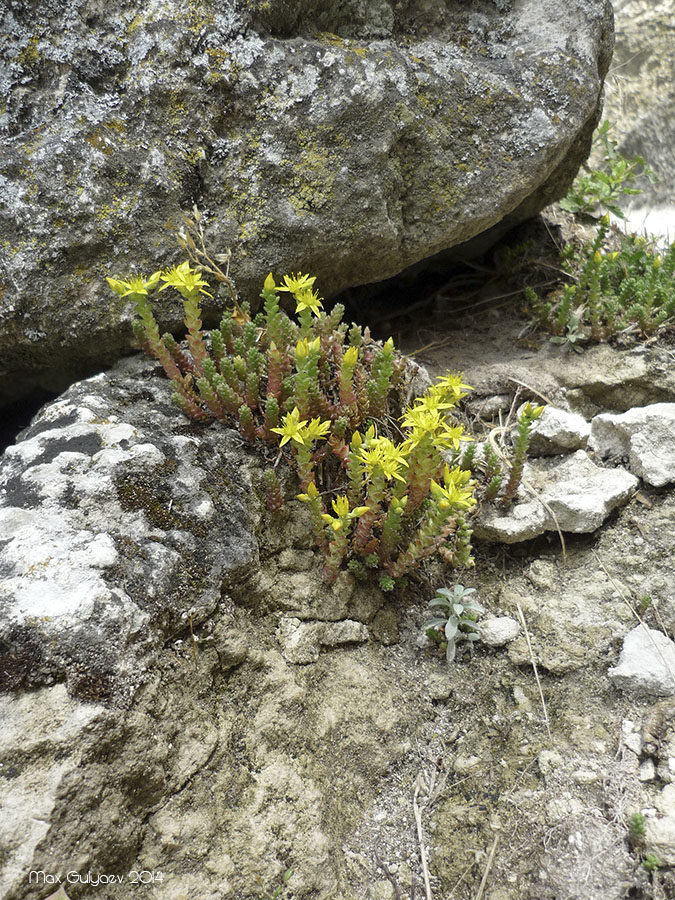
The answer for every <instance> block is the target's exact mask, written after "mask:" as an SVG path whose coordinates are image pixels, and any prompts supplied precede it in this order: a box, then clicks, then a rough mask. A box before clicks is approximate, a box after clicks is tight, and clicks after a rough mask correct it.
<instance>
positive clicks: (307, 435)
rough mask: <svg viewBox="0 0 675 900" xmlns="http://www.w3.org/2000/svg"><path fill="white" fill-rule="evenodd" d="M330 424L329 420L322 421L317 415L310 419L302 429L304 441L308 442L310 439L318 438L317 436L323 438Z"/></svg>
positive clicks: (315, 439)
mask: <svg viewBox="0 0 675 900" xmlns="http://www.w3.org/2000/svg"><path fill="white" fill-rule="evenodd" d="M330 424H331V423H330V422H322V421H321V419H320V418H318V417H317V418H316V419H312V421H311V422H309V423H308V424H307V425H306V427H305V429H304V433H303V437H304V439H305V441H307V443H310V442H311V441H317V440H319V438H325V437H326V435H327V434H328V432H329V431H330Z"/></svg>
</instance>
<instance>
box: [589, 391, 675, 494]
mask: <svg viewBox="0 0 675 900" xmlns="http://www.w3.org/2000/svg"><path fill="white" fill-rule="evenodd" d="M589 445H590V447H591V448H592V449H593V450H595V452H596V453H598V454H599V455H600V456H601V457H603V458H607V457H613V456H628V458H629V460H630V468H631V471H632V472H634V473H635V474H636V475H637V476H638V477H640V478H643V479H644V480H645V481H646V482H647V483H648V484H651V485H653V486H654V487H663V485H665V484H669V483H670V482H672V481H675V449H674V448H675V403H654V404H652V405H651V406H644V407H641V408H637V409H630V410H628V412H625V413H622V414H621V415H613V414H611V413H603V414H601V415H599V416H596V417H595V418H594V419H593V421H592V423H591V437H590V441H589Z"/></svg>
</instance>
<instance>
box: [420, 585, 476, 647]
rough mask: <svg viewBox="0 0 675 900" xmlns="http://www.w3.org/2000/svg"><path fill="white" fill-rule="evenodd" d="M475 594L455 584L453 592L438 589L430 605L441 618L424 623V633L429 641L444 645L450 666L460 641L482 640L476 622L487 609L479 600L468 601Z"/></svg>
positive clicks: (469, 589)
mask: <svg viewBox="0 0 675 900" xmlns="http://www.w3.org/2000/svg"><path fill="white" fill-rule="evenodd" d="M475 593H476V589H475V588H465V587H464V585H462V584H456V585H455V586H454V588H452V590H450V589H449V588H439V589H438V590H437V591H436V596H435V597H434V598H433V600H430V601H429V606H431V607H432V608H433V609H434V611H435V612H437V613H440V615H439V616H436V618H434V619H430V621H428V622H426V623H425V624H424V626H423V629H424V633H425V634H426V636H427V637H428V638H429V640H431V641H434V642H435V643H438V644H440V645H441V649H443V650H445V657H446V659H447V661H448V662H449V663H450V662H452V661H453V660H454V658H455V655H456V653H457V644H458V642H459V641H470V642H473V641H477V640H478V639H479V635H478V632H477V631H476V630H475V628H476V620H477V619H478V616H479V615H480V614H481V613H484V612H485V608H484V607H483V606H481V604H480V603H478V601H477V600H472V599H469V598H470V597H471V594H475Z"/></svg>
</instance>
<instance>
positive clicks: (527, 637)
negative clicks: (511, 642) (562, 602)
mask: <svg viewBox="0 0 675 900" xmlns="http://www.w3.org/2000/svg"><path fill="white" fill-rule="evenodd" d="M516 607H517V609H518V616H519V618H520V621H521V624H522V626H523V630H524V632H525V640H526V641H527V649H528V651H529V653H530V662H531V663H532V671H533V672H534V680H535V681H536V682H537V689H538V691H539V699H540V700H541V708H542V710H543V712H544V724H545V725H546V733H547V734H548V739H549V740H550V741H552V740H553V736H552V734H551V727H550V725H549V719H548V710H547V709H546V701H545V700H544V692H543V690H542V687H541V681H540V680H539V672H538V671H537V662H536V660H535V658H534V651H533V650H532V642H531V641H530V632H529V631H528V628H527V622H526V621H525V616H524V615H523V610H522V607H521V605H520V603H516Z"/></svg>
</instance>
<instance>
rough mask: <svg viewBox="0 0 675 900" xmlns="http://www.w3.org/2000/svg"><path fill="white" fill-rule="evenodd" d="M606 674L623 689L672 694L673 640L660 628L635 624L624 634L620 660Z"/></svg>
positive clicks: (674, 688)
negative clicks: (634, 626)
mask: <svg viewBox="0 0 675 900" xmlns="http://www.w3.org/2000/svg"><path fill="white" fill-rule="evenodd" d="M607 674H608V675H609V678H610V680H611V681H612V682H613V683H614V684H615V685H616V686H617V687H620V688H622V689H623V690H628V691H636V692H639V693H645V694H652V695H655V696H670V695H673V694H675V644H674V643H673V642H672V641H671V640H670V638H669V637H667V636H666V635H665V634H664V633H663V632H662V631H656V629H654V628H647V627H646V626H645V625H642V624H641V625H638V626H637V627H636V628H634V629H633V630H632V631H629V632H628V634H627V635H626V637H625V638H624V642H623V648H622V650H621V656H620V658H619V662H618V664H617V665H616V666H613V667H612V668H610V669H609V671H608V673H607Z"/></svg>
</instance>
